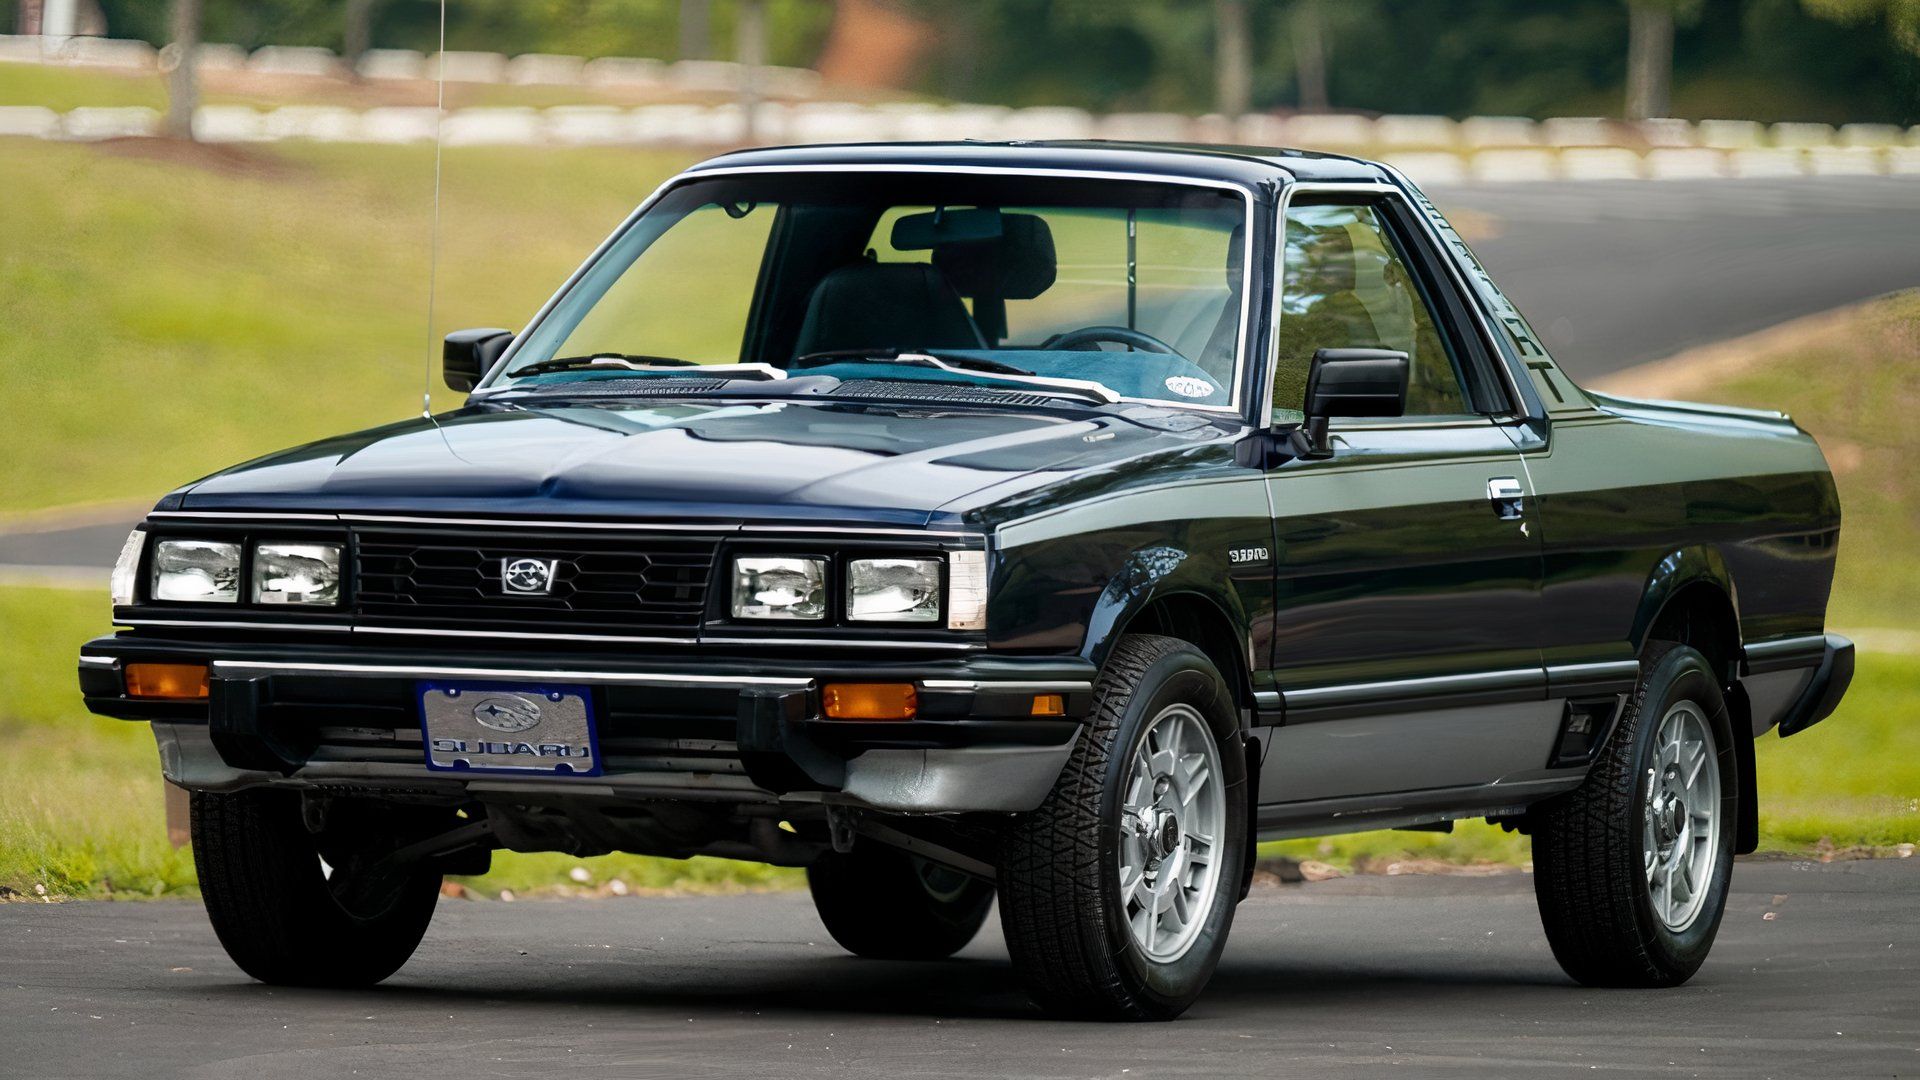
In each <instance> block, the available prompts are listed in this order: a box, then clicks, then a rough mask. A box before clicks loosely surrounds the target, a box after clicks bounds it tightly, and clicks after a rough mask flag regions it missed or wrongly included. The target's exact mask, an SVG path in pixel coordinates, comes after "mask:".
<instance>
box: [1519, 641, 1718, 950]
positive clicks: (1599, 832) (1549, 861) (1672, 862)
mask: <svg viewBox="0 0 1920 1080" xmlns="http://www.w3.org/2000/svg"><path fill="white" fill-rule="evenodd" d="M1736 737H1740V736H1738V735H1736V734H1735V733H1734V732H1733V730H1732V727H1731V724H1730V723H1729V720H1728V715H1727V708H1726V704H1725V702H1724V701H1723V700H1722V697H1721V692H1720V684H1719V680H1718V679H1717V678H1716V676H1715V675H1714V672H1713V666H1712V665H1711V664H1710V663H1709V662H1708V661H1707V658H1706V657H1704V656H1702V655H1700V653H1698V652H1696V651H1695V650H1693V649H1691V648H1688V647H1686V646H1684V645H1674V644H1667V643H1660V644H1656V645H1653V646H1650V647H1649V649H1648V652H1647V655H1646V657H1645V658H1644V659H1643V660H1642V662H1641V678H1640V685H1639V688H1638V690H1637V691H1636V693H1635V696H1634V700H1633V701H1632V702H1631V703H1629V706H1628V712H1627V713H1626V715H1624V716H1622V717H1621V719H1620V726H1619V729H1618V730H1616V731H1615V732H1614V733H1613V737H1612V739H1611V740H1609V742H1608V745H1607V746H1606V747H1605V748H1604V749H1603V750H1602V752H1601V755H1600V757H1599V759H1598V760H1596V761H1595V762H1594V764H1593V768H1592V771H1591V772H1589V773H1588V775H1587V779H1586V782H1585V783H1584V784H1583V785H1582V786H1581V787H1580V788H1579V789H1578V790H1576V791H1574V792H1572V793H1570V794H1567V795H1563V796H1561V797H1559V798H1557V799H1554V800H1551V801H1549V802H1547V803H1543V804H1542V805H1540V806H1538V807H1535V808H1534V809H1533V810H1532V811H1531V812H1530V814H1529V817H1530V818H1531V819H1532V825H1533V885H1534V895H1535V898H1536V899H1537V900H1538V902H1539V905H1540V918H1541V922H1542V924H1543V925H1544V926H1545V929H1546V932H1547V941H1548V943H1549V944H1550V945H1552V947H1553V956H1554V959H1556V960H1558V961H1559V962H1560V966H1561V968H1562V969H1564V970H1565V971H1566V973H1567V974H1568V975H1571V976H1572V977H1573V978H1575V979H1577V980H1578V981H1580V982H1581V983H1584V984H1585V985H1588V986H1612V987H1662V986H1678V985H1679V984H1681V983H1683V982H1686V981H1687V980H1688V979H1689V978H1691V977H1692V976H1693V973H1694V972H1695V971H1698V970H1699V969H1700V965H1701V964H1702V963H1704V962H1705V961H1706V958H1707V952H1708V950H1709V949H1711V948H1712V946H1713V938H1714V935H1715V933H1716V932H1717V931H1718V930H1719V927H1720V916H1721V914H1722V912H1723V911H1724V910H1725V908H1726V902H1727V891H1728V887H1729V884H1730V882H1731V880H1732V875H1733V841H1734V832H1735V830H1736V827H1737V822H1738V821H1739V817H1738V810H1737V808H1738V805H1739V791H1738V788H1737V784H1738V779H1737V778H1738V769H1737V768H1736V765H1735V756H1734V750H1733V746H1732V739H1733V738H1736Z"/></svg>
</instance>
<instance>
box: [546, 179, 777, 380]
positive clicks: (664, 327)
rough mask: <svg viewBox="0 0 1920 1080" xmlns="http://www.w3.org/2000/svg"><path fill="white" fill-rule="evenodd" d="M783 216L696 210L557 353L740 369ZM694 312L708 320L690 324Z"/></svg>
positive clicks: (757, 210)
mask: <svg viewBox="0 0 1920 1080" xmlns="http://www.w3.org/2000/svg"><path fill="white" fill-rule="evenodd" d="M776 212H777V208H776V207H773V206H757V207H750V208H749V209H747V210H745V211H744V212H743V211H741V210H740V209H739V208H737V207H736V208H735V209H733V210H727V209H723V208H721V207H720V206H717V205H715V204H713V203H708V204H707V205H705V206H702V207H700V208H699V209H697V210H693V211H691V212H689V213H688V214H687V215H686V216H685V217H683V218H681V219H680V220H679V221H677V222H675V223H674V224H673V225H672V227H670V228H668V229H667V230H666V231H665V232H664V233H662V234H660V236H659V237H658V238H656V239H655V240H654V241H653V243H651V244H649V245H648V246H647V248H646V249H645V255H646V257H645V258H638V259H635V260H634V261H633V263H631V264H630V265H629V266H628V267H627V268H626V270H625V271H623V272H622V273H621V275H620V277H619V279H618V280H616V281H614V283H613V284H612V285H611V286H609V287H608V288H607V290H606V293H605V294H604V295H603V296H602V297H601V298H600V300H599V302H598V303H595V304H594V305H593V307H592V308H591V309H590V310H588V312H587V314H586V316H585V317H584V318H582V319H581V320H580V323H579V325H578V326H575V327H574V328H573V332H572V333H571V334H569V335H567V339H566V340H565V341H564V342H562V343H561V345H560V347H559V349H558V351H556V352H555V353H554V355H555V356H584V355H587V354H590V353H596V352H611V353H648V354H652V355H655V356H671V357H675V358H677V359H681V360H691V361H693V362H695V363H698V364H733V363H738V362H739V360H740V349H741V343H742V341H743V340H744V339H745V337H746V331H747V314H748V312H749V310H751V308H752V306H753V291H754V288H755V286H756V284H757V283H758V281H759V277H760V263H761V260H762V259H763V258H764V257H765V255H766V250H767V237H768V236H769V235H770V234H771V232H772V230H773V219H774V216H775V214H776ZM688 267H699V268H700V270H701V272H700V273H688V272H687V268H688ZM689 311H698V312H699V313H700V317H699V318H697V319H690V318H687V317H686V314H687V312H689Z"/></svg>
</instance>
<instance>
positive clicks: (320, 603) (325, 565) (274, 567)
mask: <svg viewBox="0 0 1920 1080" xmlns="http://www.w3.org/2000/svg"><path fill="white" fill-rule="evenodd" d="M253 602H254V603H256V604H311V605H314V606H316V607H333V606H335V605H337V604H339V603H340V545H339V544H301V543H291V542H281V541H266V542H262V543H259V544H256V545H254V548H253Z"/></svg>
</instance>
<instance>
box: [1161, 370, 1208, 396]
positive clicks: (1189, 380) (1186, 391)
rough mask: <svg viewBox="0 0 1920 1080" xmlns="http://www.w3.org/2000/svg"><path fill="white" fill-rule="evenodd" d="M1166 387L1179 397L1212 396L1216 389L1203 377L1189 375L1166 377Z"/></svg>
mask: <svg viewBox="0 0 1920 1080" xmlns="http://www.w3.org/2000/svg"><path fill="white" fill-rule="evenodd" d="M1167 389H1169V390H1171V391H1173V392H1174V393H1176V394H1179V395H1180V396H1181V397H1190V398H1203V397H1212V396H1213V395H1214V392H1215V390H1216V389H1217V388H1216V387H1215V386H1214V385H1213V384H1212V383H1210V382H1208V381H1207V380H1205V379H1196V378H1194V377H1193V376H1191V375H1174V376H1170V377H1169V378H1168V379H1167Z"/></svg>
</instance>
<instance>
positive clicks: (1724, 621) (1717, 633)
mask: <svg viewBox="0 0 1920 1080" xmlns="http://www.w3.org/2000/svg"><path fill="white" fill-rule="evenodd" d="M1631 640H1632V642H1633V646H1634V650H1635V651H1636V652H1645V651H1646V647H1647V643H1648V642H1650V641H1675V642H1679V643H1680V644H1682V645H1687V646H1690V647H1691V648H1693V649H1695V650H1697V651H1698V652H1699V653H1700V654H1701V655H1703V656H1705V657H1706V658H1707V660H1708V661H1709V662H1711V663H1712V664H1713V665H1714V670H1715V671H1716V672H1718V673H1719V675H1720V679H1721V683H1722V684H1723V685H1726V686H1732V685H1734V683H1735V682H1737V681H1738V675H1739V670H1740V656H1741V640H1740V605H1739V593H1738V592H1737V591H1736V589H1735V588H1734V583H1733V574H1732V572H1731V571H1729V570H1728V569H1727V563H1726V560H1725V559H1724V558H1723V557H1722V556H1721V555H1720V552H1719V551H1718V550H1716V549H1714V548H1711V547H1704V546H1701V547H1688V548H1680V549H1677V550H1675V551H1672V552H1670V553H1668V554H1667V555H1666V557H1664V558H1662V559H1661V560H1660V562H1659V563H1657V564H1656V565H1655V566H1654V569H1653V572H1652V573H1651V574H1649V575H1648V578H1647V584H1646V587H1645V588H1644V589H1643V590H1642V592H1641V598H1640V606H1639V609H1638V610H1637V611H1636V612H1635V615H1634V624H1633V632H1632V634H1631Z"/></svg>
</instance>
